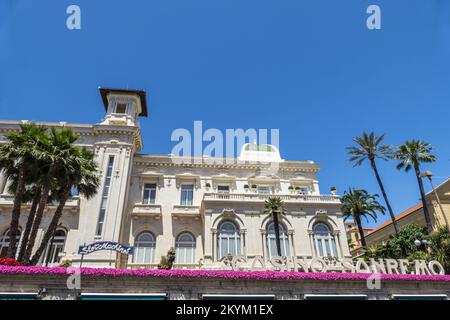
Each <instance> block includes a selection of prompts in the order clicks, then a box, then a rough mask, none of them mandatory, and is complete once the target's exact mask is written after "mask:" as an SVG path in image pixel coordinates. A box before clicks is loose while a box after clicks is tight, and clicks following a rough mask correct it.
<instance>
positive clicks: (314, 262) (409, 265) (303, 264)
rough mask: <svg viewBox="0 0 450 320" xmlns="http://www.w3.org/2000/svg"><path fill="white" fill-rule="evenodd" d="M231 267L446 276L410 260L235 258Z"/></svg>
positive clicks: (428, 264)
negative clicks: (266, 259)
mask: <svg viewBox="0 0 450 320" xmlns="http://www.w3.org/2000/svg"><path fill="white" fill-rule="evenodd" d="M230 265H231V267H232V269H233V270H240V271H244V270H249V271H258V270H272V271H303V272H357V273H382V274H417V275H421V274H422V275H423V274H429V275H430V274H431V275H434V274H441V275H443V274H445V271H444V267H443V266H442V265H441V264H440V263H439V262H438V261H435V260H433V261H429V262H427V261H425V260H413V261H409V260H407V259H398V260H396V259H373V258H371V259H370V260H369V261H366V260H364V259H362V258H359V259H356V260H352V259H341V260H339V259H335V260H334V261H333V263H330V260H329V259H327V258H320V257H314V258H312V259H308V258H306V257H300V258H298V257H272V258H271V259H270V260H269V261H265V260H264V258H263V257H261V256H256V257H255V258H253V259H251V260H249V259H247V258H246V257H244V256H235V257H233V258H232V259H231V262H230Z"/></svg>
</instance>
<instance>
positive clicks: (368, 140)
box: [347, 132, 399, 234]
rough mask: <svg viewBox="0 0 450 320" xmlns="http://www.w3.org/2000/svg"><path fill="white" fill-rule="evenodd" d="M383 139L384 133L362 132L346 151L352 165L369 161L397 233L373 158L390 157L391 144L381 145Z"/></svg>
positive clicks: (393, 217) (395, 222) (390, 208)
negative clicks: (378, 134)
mask: <svg viewBox="0 0 450 320" xmlns="http://www.w3.org/2000/svg"><path fill="white" fill-rule="evenodd" d="M383 140H384V134H382V135H381V136H378V137H377V136H375V133H374V132H371V133H370V134H367V133H366V132H364V133H363V135H362V136H361V137H355V138H354V139H353V141H354V142H355V143H356V144H357V147H348V148H347V152H348V153H349V154H350V155H351V157H350V158H349V161H351V162H354V167H355V166H360V165H362V164H363V162H364V161H365V160H366V159H367V160H368V161H369V162H370V166H371V167H372V170H373V172H374V173H375V178H376V179H377V182H378V186H379V187H380V190H381V194H382V195H383V198H384V202H385V203H386V206H387V209H388V211H389V215H390V216H391V220H392V225H393V226H394V231H395V234H398V232H399V228H398V225H397V221H396V220H395V216H394V211H393V210H392V207H391V203H390V202H389V199H388V197H387V195H386V191H385V190H384V186H383V182H382V181H381V178H380V174H379V173H378V168H377V164H376V162H375V159H383V160H385V161H387V160H388V159H390V158H392V155H393V151H392V146H389V145H381V143H382V141H383Z"/></svg>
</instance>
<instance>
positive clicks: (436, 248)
mask: <svg viewBox="0 0 450 320" xmlns="http://www.w3.org/2000/svg"><path fill="white" fill-rule="evenodd" d="M430 238H431V246H432V257H433V259H434V260H437V261H439V262H440V263H441V264H442V266H443V267H444V269H445V272H446V273H449V272H450V231H449V230H448V229H447V227H446V226H441V227H440V228H438V229H437V230H436V231H434V232H432V233H431V235H430Z"/></svg>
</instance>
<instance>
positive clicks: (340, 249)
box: [333, 230, 344, 258]
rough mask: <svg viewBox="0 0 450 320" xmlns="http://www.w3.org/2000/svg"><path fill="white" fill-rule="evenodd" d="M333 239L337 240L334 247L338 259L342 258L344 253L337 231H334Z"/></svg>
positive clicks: (339, 234)
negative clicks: (335, 247)
mask: <svg viewBox="0 0 450 320" xmlns="http://www.w3.org/2000/svg"><path fill="white" fill-rule="evenodd" d="M333 235H334V238H335V239H337V241H336V246H337V247H338V250H337V251H338V252H337V254H338V255H339V258H343V257H344V253H343V252H342V245H341V232H340V231H339V230H336V231H334V232H333Z"/></svg>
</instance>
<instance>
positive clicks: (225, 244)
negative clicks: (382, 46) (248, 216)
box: [217, 221, 241, 260]
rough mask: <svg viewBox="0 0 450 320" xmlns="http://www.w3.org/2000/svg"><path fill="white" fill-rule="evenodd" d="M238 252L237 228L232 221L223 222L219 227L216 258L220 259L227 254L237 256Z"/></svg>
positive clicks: (239, 245) (239, 250) (239, 247)
mask: <svg viewBox="0 0 450 320" xmlns="http://www.w3.org/2000/svg"><path fill="white" fill-rule="evenodd" d="M240 253H241V237H240V235H239V228H238V227H237V226H236V225H235V224H234V223H233V222H230V221H225V222H223V223H222V224H221V225H220V227H219V235H218V252H217V254H218V256H217V259H219V260H220V259H222V258H223V257H224V256H227V255H229V254H231V255H232V256H237V255H239V254H240Z"/></svg>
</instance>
